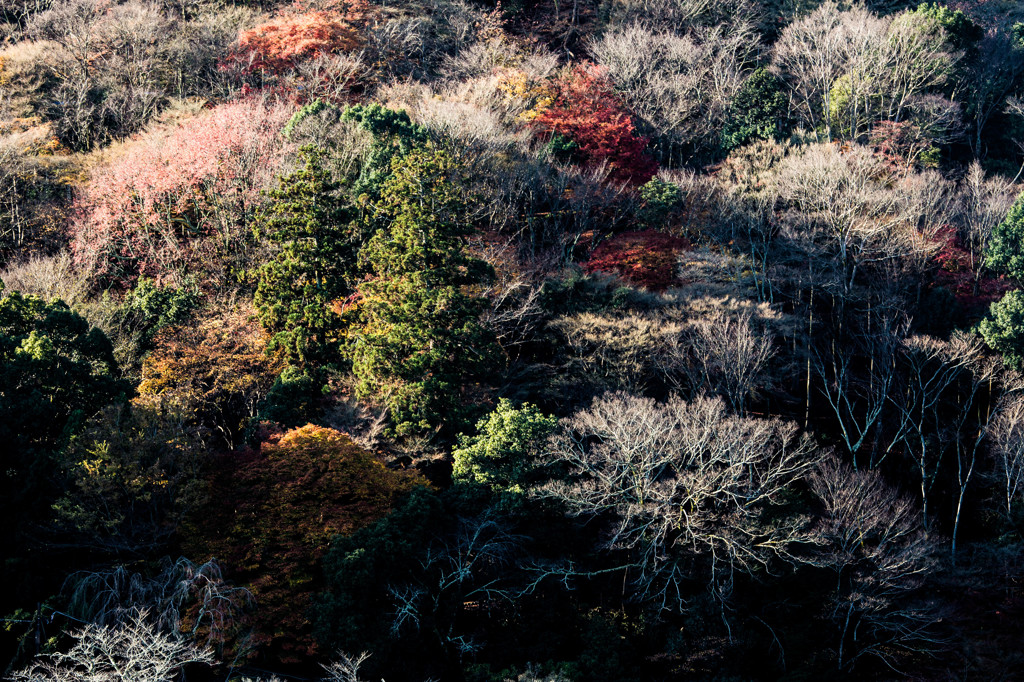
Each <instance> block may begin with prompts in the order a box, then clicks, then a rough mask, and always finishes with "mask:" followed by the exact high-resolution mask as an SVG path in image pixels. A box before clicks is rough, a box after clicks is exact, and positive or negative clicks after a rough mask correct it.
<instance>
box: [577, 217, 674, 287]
mask: <svg viewBox="0 0 1024 682" xmlns="http://www.w3.org/2000/svg"><path fill="white" fill-rule="evenodd" d="M689 247H690V243H689V242H688V241H686V240H685V239H683V238H682V237H673V236H672V235H668V234H664V233H662V232H658V231H656V230H643V231H642V232H623V233H622V234H617V235H615V236H614V237H612V238H611V239H609V240H607V241H604V242H601V244H599V245H598V247H597V248H596V249H594V253H593V254H592V255H591V257H590V260H589V261H587V262H586V263H585V264H584V266H583V269H584V271H586V272H588V273H592V272H608V273H612V274H615V275H618V276H619V277H621V278H623V279H625V280H627V281H629V282H631V283H632V284H635V285H637V286H642V287H645V288H647V289H649V290H651V291H663V290H664V289H667V288H668V287H670V286H672V285H673V284H678V283H679V280H678V278H677V277H676V264H677V261H678V257H679V252H680V251H683V250H685V249H687V248H689Z"/></svg>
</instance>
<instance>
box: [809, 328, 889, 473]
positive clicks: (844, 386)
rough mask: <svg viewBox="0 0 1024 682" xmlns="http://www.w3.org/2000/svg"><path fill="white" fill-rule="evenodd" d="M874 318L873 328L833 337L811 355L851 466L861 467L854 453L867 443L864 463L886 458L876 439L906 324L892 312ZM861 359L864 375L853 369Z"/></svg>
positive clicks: (871, 467) (855, 468)
mask: <svg viewBox="0 0 1024 682" xmlns="http://www.w3.org/2000/svg"><path fill="white" fill-rule="evenodd" d="M869 315H870V313H869ZM872 320H873V322H874V325H873V326H874V329H870V328H869V329H866V330H862V331H861V333H857V334H855V335H852V338H849V339H848V340H847V341H846V342H845V343H837V342H836V340H834V339H833V340H832V341H831V342H830V343H827V344H825V345H824V347H823V348H821V349H820V350H818V351H816V352H815V354H814V357H813V365H814V369H815V371H816V373H817V374H818V376H819V377H820V379H821V392H822V393H823V394H824V396H825V401H826V402H827V403H828V406H829V408H830V409H831V411H832V414H833V415H834V416H835V419H836V424H837V426H838V428H839V437H840V439H841V441H842V443H843V447H844V449H845V450H846V452H847V453H848V454H849V455H850V461H851V462H852V463H853V468H854V470H857V469H858V468H859V464H860V458H859V457H858V454H859V453H860V452H861V451H862V450H864V449H865V448H870V453H871V456H870V458H869V461H868V463H867V466H868V468H870V469H873V468H875V467H876V466H877V465H879V464H881V462H882V460H883V459H884V458H885V454H886V453H885V452H884V451H883V452H881V453H879V448H878V443H877V442H876V440H877V438H878V436H879V433H880V431H881V430H882V421H883V418H884V416H885V414H886V409H887V408H888V407H889V393H890V391H892V389H893V385H894V382H895V380H896V375H897V369H898V353H899V350H900V347H901V344H902V341H903V339H904V338H905V336H906V331H907V325H906V323H905V322H904V321H902V320H899V319H897V318H896V317H895V316H893V315H885V314H883V315H876V316H873V318H872ZM869 326H870V323H869ZM864 361H866V365H867V368H868V369H867V372H866V375H865V374H864V373H861V372H858V371H857V369H856V368H857V367H859V366H862V365H863V364H865V362H864ZM879 455H880V456H879Z"/></svg>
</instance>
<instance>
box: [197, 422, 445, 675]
mask: <svg viewBox="0 0 1024 682" xmlns="http://www.w3.org/2000/svg"><path fill="white" fill-rule="evenodd" d="M210 483H211V489H212V490H214V491H216V494H215V495H212V496H211V498H210V500H209V501H208V503H207V504H206V505H205V506H204V507H203V508H202V509H200V510H199V511H198V512H197V513H196V514H195V515H194V516H193V517H192V520H191V521H190V523H189V524H188V526H189V527H187V528H186V530H185V532H184V533H183V534H182V536H183V538H185V540H184V545H185V546H184V550H185V553H186V554H187V555H188V556H190V557H193V558H197V557H201V558H202V560H206V559H209V558H211V557H216V558H217V559H218V560H219V561H221V562H223V564H224V565H225V567H226V568H227V570H228V573H229V576H230V577H231V578H232V579H233V580H234V581H235V582H236V583H239V584H243V585H246V586H247V587H248V588H249V589H250V590H252V593H253V595H254V596H255V597H256V603H257V609H256V613H255V615H254V616H253V623H252V625H253V631H254V637H253V640H252V644H253V645H254V646H257V647H261V646H262V647H266V648H269V649H271V650H272V653H271V655H273V656H274V657H276V658H277V660H280V661H282V662H286V663H287V662H298V661H301V660H303V659H304V658H308V657H309V656H311V655H314V654H315V653H316V645H315V643H314V641H313V639H312V636H311V634H310V633H311V626H310V622H309V619H308V613H307V611H308V609H309V606H310V603H311V598H312V596H313V595H314V594H315V593H317V592H318V591H320V590H322V589H323V580H322V577H321V574H320V568H319V564H320V559H321V558H322V557H323V555H324V553H325V552H326V551H327V548H328V545H329V544H330V540H331V538H332V537H333V536H335V535H348V534H350V533H352V532H354V531H355V530H357V529H359V528H362V527H363V526H366V525H367V524H369V523H372V522H373V521H376V520H377V519H380V518H381V517H383V516H384V515H385V514H387V513H388V512H389V511H390V510H391V509H392V508H393V506H394V505H395V504H396V502H397V501H398V499H399V498H400V497H401V496H402V495H403V494H404V493H407V492H408V491H409V490H411V489H412V488H413V487H415V486H417V485H425V482H424V481H423V479H421V478H420V477H419V476H418V475H415V474H411V473H407V472H401V471H392V470H390V469H388V468H386V467H385V466H384V464H383V463H382V462H381V461H380V460H379V459H378V458H377V457H375V456H374V454H373V453H371V452H369V451H367V450H365V449H363V448H361V447H359V446H358V445H356V444H355V443H354V442H353V441H352V440H351V439H350V438H349V437H348V436H347V435H345V434H343V433H340V432H338V431H335V430H333V429H328V428H323V427H319V426H313V425H307V426H303V427H301V428H297V429H292V430H291V431H288V432H287V433H285V434H280V433H278V434H275V435H272V436H270V437H269V438H268V439H267V440H266V442H264V443H263V444H262V446H261V447H260V449H259V450H258V451H252V452H242V453H234V454H231V455H226V456H224V457H222V458H221V461H220V462H219V464H218V465H217V466H216V467H215V469H214V472H213V475H212V480H211V482H210Z"/></svg>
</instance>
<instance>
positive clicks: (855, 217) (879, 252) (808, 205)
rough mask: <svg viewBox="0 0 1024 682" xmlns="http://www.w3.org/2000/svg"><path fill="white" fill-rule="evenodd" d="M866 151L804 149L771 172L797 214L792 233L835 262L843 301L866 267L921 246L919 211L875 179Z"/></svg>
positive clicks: (871, 159)
mask: <svg viewBox="0 0 1024 682" xmlns="http://www.w3.org/2000/svg"><path fill="white" fill-rule="evenodd" d="M880 170H881V169H880V168H879V165H878V162H877V160H876V159H875V158H874V156H873V155H872V154H871V152H870V151H868V150H867V149H864V148H861V147H854V148H852V149H850V150H849V151H848V152H846V153H843V152H841V151H840V150H838V149H836V148H835V146H833V145H826V144H816V145H810V146H808V147H806V148H804V149H802V150H800V151H798V152H796V153H793V154H791V155H790V156H788V157H786V159H784V160H783V162H782V163H781V164H780V167H779V169H778V171H777V177H776V183H777V186H778V191H779V196H780V198H782V199H783V200H785V201H788V202H790V204H791V205H792V206H793V207H795V208H798V209H799V211H800V212H799V213H798V214H796V215H793V216H792V217H791V218H792V220H795V221H796V224H797V225H796V228H795V229H796V231H797V233H798V234H802V235H804V238H806V239H809V240H811V241H812V242H815V243H818V244H820V245H821V246H822V247H823V248H825V249H826V251H827V252H829V253H830V254H831V255H832V257H833V258H834V259H835V261H836V263H837V267H838V273H839V276H840V277H841V282H840V287H841V292H840V293H842V294H843V295H844V296H848V295H849V294H850V292H851V289H852V287H853V285H854V282H855V280H856V278H857V275H858V273H859V272H860V271H861V269H862V268H864V267H865V266H867V265H869V264H875V263H885V262H888V261H894V260H898V259H900V258H902V257H905V256H906V255H909V254H912V253H914V252H915V251H916V250H918V249H920V248H922V247H923V246H924V242H923V241H922V240H921V239H920V236H919V233H918V232H917V223H918V219H919V215H920V209H919V207H915V206H912V205H908V204H907V202H906V201H905V198H904V196H903V195H902V194H901V193H900V192H894V191H892V190H891V188H890V187H888V186H886V185H885V184H884V183H883V182H882V181H881V178H880Z"/></svg>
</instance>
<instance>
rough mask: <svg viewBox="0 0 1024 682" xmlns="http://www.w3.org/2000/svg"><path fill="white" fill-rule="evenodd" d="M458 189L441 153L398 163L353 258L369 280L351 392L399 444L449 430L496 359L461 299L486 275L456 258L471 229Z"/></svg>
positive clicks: (452, 167)
mask: <svg viewBox="0 0 1024 682" xmlns="http://www.w3.org/2000/svg"><path fill="white" fill-rule="evenodd" d="M460 183H461V179H460V178H459V177H458V168H457V166H456V164H455V162H454V161H453V160H452V158H451V157H450V156H449V155H448V154H447V153H445V152H444V151H442V150H439V149H435V148H425V149H422V150H418V151H413V152H411V153H409V154H407V155H406V156H404V157H401V158H400V159H398V160H397V161H396V162H395V163H394V165H393V166H392V174H391V176H390V178H389V179H388V180H387V182H386V183H385V185H384V188H383V192H382V197H381V200H380V201H379V202H378V203H377V205H376V207H375V208H376V211H377V213H378V216H379V217H380V218H381V219H382V220H383V221H384V222H385V223H386V224H387V227H386V228H384V229H382V230H380V231H379V232H377V233H376V234H375V235H374V236H373V237H372V238H371V239H370V241H369V242H368V243H367V245H366V247H365V248H364V249H363V250H362V252H361V253H360V260H361V261H362V262H363V263H364V264H365V266H366V267H367V268H368V270H369V271H370V272H371V275H372V278H371V279H370V280H369V281H367V282H365V283H364V284H363V285H362V287H361V293H362V295H363V302H362V305H361V312H362V316H363V325H362V327H361V328H360V329H358V330H355V332H354V333H353V334H352V337H351V338H352V341H351V346H350V351H351V356H352V362H353V370H354V371H355V374H356V376H357V378H358V384H357V390H358V392H359V393H360V394H361V395H363V396H375V397H377V398H378V399H380V400H381V401H382V402H384V403H385V404H386V405H387V407H388V408H389V410H390V413H391V421H392V423H393V425H394V428H395V431H396V432H397V433H399V434H409V433H413V432H416V431H427V430H431V429H438V428H440V427H441V426H442V425H444V424H448V425H449V426H453V427H457V426H459V425H460V422H461V419H462V418H463V412H462V410H461V409H460V407H461V405H460V403H461V402H462V401H461V399H460V394H461V393H462V389H463V388H464V384H465V382H466V381H467V380H470V379H473V378H477V377H480V376H482V375H483V374H484V373H485V371H486V370H487V369H489V368H493V366H494V364H495V362H496V361H497V358H498V351H497V346H496V345H495V343H494V340H493V337H492V336H491V335H490V334H489V333H488V331H487V330H486V329H484V327H483V326H482V325H481V324H480V314H481V313H482V312H483V310H484V308H485V306H486V301H485V299H483V298H480V297H476V296H471V295H469V294H467V293H465V292H464V291H463V287H464V286H466V285H472V284H478V283H482V282H485V281H487V280H489V279H490V278H491V277H493V270H492V268H491V267H490V265H488V264H487V263H484V262H483V261H479V260H476V259H474V258H471V257H469V256H468V255H466V253H465V252H464V243H465V239H466V237H467V236H468V235H469V234H470V232H471V226H470V225H469V223H468V221H467V219H466V205H465V202H464V200H463V199H462V197H461V195H460Z"/></svg>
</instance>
